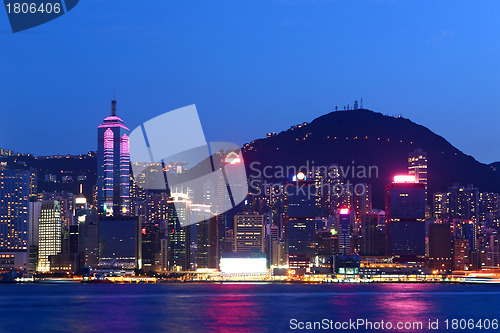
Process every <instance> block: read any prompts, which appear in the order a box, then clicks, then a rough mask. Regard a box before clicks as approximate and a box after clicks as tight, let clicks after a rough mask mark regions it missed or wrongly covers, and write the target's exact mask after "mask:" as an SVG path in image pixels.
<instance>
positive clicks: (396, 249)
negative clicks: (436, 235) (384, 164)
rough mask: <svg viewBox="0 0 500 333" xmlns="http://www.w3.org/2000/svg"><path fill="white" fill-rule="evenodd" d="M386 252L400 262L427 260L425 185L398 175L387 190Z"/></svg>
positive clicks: (412, 177)
mask: <svg viewBox="0 0 500 333" xmlns="http://www.w3.org/2000/svg"><path fill="white" fill-rule="evenodd" d="M385 214H386V250H387V251H386V252H387V254H388V255H391V256H394V261H396V262H423V261H425V222H424V219H425V185H424V184H422V183H417V182H416V180H415V176H408V175H404V176H396V177H394V182H393V183H391V184H389V185H387V186H386V187H385Z"/></svg>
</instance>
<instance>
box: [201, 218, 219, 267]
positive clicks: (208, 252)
mask: <svg viewBox="0 0 500 333" xmlns="http://www.w3.org/2000/svg"><path fill="white" fill-rule="evenodd" d="M197 231H198V235H197V240H198V243H197V252H196V263H197V267H196V268H197V269H203V268H211V269H216V268H218V261H219V260H218V259H219V255H218V252H217V251H218V246H217V242H218V238H219V237H218V235H217V232H218V226H217V218H216V217H215V216H214V217H211V218H210V219H209V220H206V221H203V222H200V223H198V230H197Z"/></svg>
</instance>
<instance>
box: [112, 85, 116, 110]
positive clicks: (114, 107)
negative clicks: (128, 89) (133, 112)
mask: <svg viewBox="0 0 500 333" xmlns="http://www.w3.org/2000/svg"><path fill="white" fill-rule="evenodd" d="M111 115H112V116H116V99H115V90H114V89H113V100H112V101H111Z"/></svg>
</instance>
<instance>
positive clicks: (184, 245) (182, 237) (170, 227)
mask: <svg viewBox="0 0 500 333" xmlns="http://www.w3.org/2000/svg"><path fill="white" fill-rule="evenodd" d="M190 211H191V201H190V200H189V196H188V195H187V194H185V193H172V194H171V199H170V200H169V201H168V220H167V248H166V249H162V255H163V256H165V252H166V255H167V269H168V270H171V271H172V270H173V271H181V270H189V269H190V266H191V265H190V255H191V254H190V244H189V239H190V228H189V226H188V227H181V224H180V222H179V220H180V219H186V220H189V218H190Z"/></svg>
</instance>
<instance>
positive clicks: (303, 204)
mask: <svg viewBox="0 0 500 333" xmlns="http://www.w3.org/2000/svg"><path fill="white" fill-rule="evenodd" d="M294 179H295V181H292V182H288V183H287V184H286V185H285V196H286V198H285V200H286V226H285V239H286V242H287V246H286V247H287V249H288V265H289V267H290V268H304V269H306V268H308V267H309V263H310V260H311V257H313V256H314V255H315V251H314V248H313V245H314V240H315V232H316V230H315V229H316V228H315V226H316V223H315V215H316V207H315V202H316V197H315V196H314V195H311V193H312V194H314V193H315V191H316V189H315V183H314V181H309V180H307V179H306V177H305V175H304V174H303V173H301V172H299V173H298V174H297V176H295V177H294Z"/></svg>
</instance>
